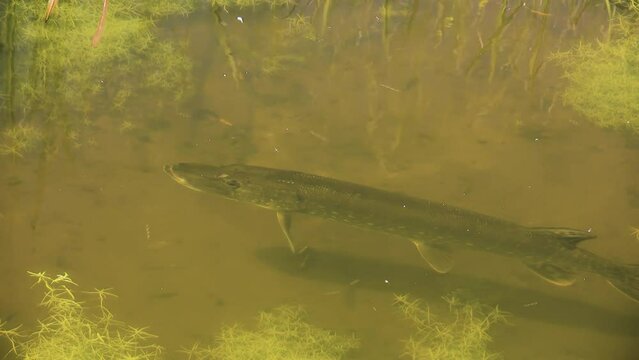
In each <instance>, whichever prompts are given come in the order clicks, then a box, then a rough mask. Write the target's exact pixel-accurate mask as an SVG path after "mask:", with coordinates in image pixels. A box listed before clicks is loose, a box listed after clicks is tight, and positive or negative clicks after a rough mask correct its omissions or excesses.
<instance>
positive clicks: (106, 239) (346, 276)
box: [0, 1, 639, 359]
mask: <svg viewBox="0 0 639 360" xmlns="http://www.w3.org/2000/svg"><path fill="white" fill-rule="evenodd" d="M468 3H473V4H474V3H475V2H468ZM468 3H467V2H465V1H450V2H448V1H420V2H417V1H415V2H410V1H402V2H397V3H393V4H392V6H390V7H387V8H386V10H384V7H383V2H379V1H357V2H352V3H351V2H344V3H342V2H335V3H333V4H332V6H331V8H330V9H329V11H328V13H327V18H326V19H327V20H326V25H325V26H323V20H322V19H323V11H324V8H323V7H322V6H323V4H324V3H322V4H320V5H318V4H315V3H312V2H311V3H310V4H304V5H302V4H299V5H298V6H297V7H295V8H294V9H292V14H290V15H289V11H291V9H282V8H275V9H272V10H271V9H268V8H262V7H260V8H257V9H250V8H249V9H234V8H229V9H227V11H220V20H221V22H222V23H220V21H218V20H216V18H215V16H213V15H212V14H211V13H210V11H204V10H202V11H200V12H196V13H194V14H192V15H191V16H189V17H186V18H173V17H171V18H169V19H167V20H166V21H164V22H163V23H162V28H161V29H162V34H163V35H162V37H161V38H162V39H163V41H168V40H177V41H185V42H187V44H188V45H186V47H185V51H186V53H187V55H188V57H189V58H190V59H191V61H192V63H193V76H194V77H193V79H192V89H191V90H190V92H188V95H187V96H186V101H185V104H181V103H180V104H177V103H176V104H175V105H176V106H169V107H168V109H169V110H163V111H157V107H158V106H160V104H165V103H167V102H169V103H170V102H171V101H172V99H169V98H166V97H160V96H158V98H156V99H153V100H152V101H146V102H139V103H135V104H132V105H130V108H128V110H127V111H126V113H127V114H128V117H127V118H126V119H122V118H120V117H114V116H112V113H110V112H109V111H106V110H105V111H104V112H103V113H100V112H94V113H92V114H91V115H90V116H89V118H88V121H89V122H90V124H91V126H87V127H83V128H82V130H81V131H79V133H80V136H79V137H75V136H64V135H60V136H55V137H54V138H55V139H54V141H53V143H52V144H50V146H47V147H46V148H45V149H42V150H40V151H34V152H32V153H26V154H22V156H15V155H14V156H11V155H7V156H4V157H2V158H0V169H1V170H0V192H1V195H0V269H1V271H0V318H2V319H8V321H9V323H10V324H13V325H17V324H20V323H25V324H32V322H33V321H34V319H35V318H36V317H37V316H38V315H39V312H38V309H37V308H36V307H35V306H34V304H36V303H37V302H38V299H39V297H40V294H39V289H38V290H34V289H31V288H30V287H31V285H32V284H31V279H29V278H28V276H27V275H26V271H27V270H31V271H44V270H46V271H47V272H50V273H62V272H68V273H69V274H71V276H72V277H73V279H74V280H75V281H76V282H77V283H78V284H80V285H81V287H82V288H85V289H93V288H104V287H111V288H113V292H115V293H117V294H118V296H119V297H118V298H117V299H111V300H110V308H111V310H112V311H113V313H114V314H115V315H116V317H117V318H119V319H120V320H124V321H126V322H128V323H131V324H135V325H136V326H149V329H150V331H151V332H153V333H155V334H157V335H158V336H159V338H157V339H156V342H157V343H159V344H161V345H162V346H164V347H166V348H167V358H175V359H178V358H185V356H183V354H180V353H178V352H177V351H178V350H179V349H180V348H182V347H187V348H188V347H190V346H191V344H193V343H195V342H202V343H206V342H210V341H212V339H214V338H215V334H216V333H217V332H218V331H219V329H220V328H221V326H222V325H223V324H232V323H242V324H246V325H247V326H248V325H250V324H252V323H253V320H254V318H255V316H256V314H257V313H258V312H259V311H263V310H268V309H271V308H274V307H277V306H279V305H282V304H295V305H297V304H299V305H302V306H304V307H305V308H306V310H307V311H308V313H309V319H310V321H311V322H312V323H313V324H315V325H317V326H321V327H324V328H329V329H333V330H335V331H337V332H339V333H341V334H351V333H354V334H355V335H356V336H357V337H358V338H359V339H360V340H361V348H360V350H358V351H357V352H354V353H352V354H351V356H350V357H349V358H353V359H397V358H400V355H401V354H402V353H403V352H404V349H403V346H404V345H403V343H402V340H405V339H407V338H408V336H409V335H410V334H411V332H412V331H413V329H412V327H411V324H410V323H408V322H407V321H406V320H404V319H403V318H402V316H401V315H400V314H399V312H398V310H397V308H395V307H394V306H393V294H404V293H408V294H411V295H412V296H414V297H418V298H421V299H423V301H424V302H427V303H429V304H431V307H432V309H433V311H438V310H439V311H443V313H445V310H446V307H447V305H445V303H444V302H443V301H442V299H441V298H442V296H445V295H448V294H450V293H451V292H455V291H462V292H464V294H468V295H469V296H471V297H472V298H474V299H476V300H477V301H480V302H482V303H485V304H488V305H491V306H496V305H498V306H499V307H500V308H501V309H503V310H505V311H508V312H510V313H511V314H512V316H511V317H510V319H509V324H497V325H495V326H494V327H493V328H492V329H491V330H490V334H491V335H492V337H493V340H494V342H493V343H491V344H490V346H489V348H490V349H491V351H493V352H499V353H501V354H502V355H503V356H504V358H506V359H542V358H543V359H633V358H636V356H637V354H639V346H638V345H637V337H638V336H639V306H638V305H637V304H636V303H633V302H632V301H630V300H628V299H627V298H626V297H624V296H623V295H621V294H620V293H618V292H617V291H615V290H614V289H612V288H611V287H610V286H608V284H606V282H605V281H604V280H603V279H602V278H599V277H596V276H590V275H584V276H580V278H579V279H578V281H577V282H576V284H574V285H573V286H571V287H566V288H561V287H555V286H553V285H551V284H548V283H546V282H544V281H543V280H541V279H539V278H538V277H536V276H535V275H533V274H532V273H531V272H529V271H528V270H527V269H526V268H525V267H524V266H523V265H522V264H521V263H519V262H518V261H517V260H516V259H510V258H503V257H498V256H494V255H490V254H485V253H471V252H467V251H460V252H459V254H455V255H456V256H455V257H456V263H457V265H456V267H455V268H454V269H453V271H452V272H451V273H450V274H446V275H439V274H435V273H433V272H432V271H431V270H430V269H429V268H428V267H427V266H426V265H425V264H424V263H423V261H422V259H421V258H420V257H419V255H418V253H417V252H416V251H415V248H414V247H413V246H412V245H411V244H410V242H408V241H405V240H404V239H400V238H393V237H389V236H387V235H384V234H378V233H373V232H367V231H364V230H359V229H355V228H350V227H348V226H345V225H341V224H337V223H333V222H329V221H324V220H322V219H316V218H307V217H301V216H300V217H298V218H295V219H294V220H295V223H294V229H293V231H294V233H295V235H296V236H297V237H298V238H299V239H303V241H304V242H307V243H308V244H309V246H310V248H311V249H312V252H311V255H310V256H309V258H308V259H307V261H306V262H305V264H304V266H300V264H299V259H296V258H294V257H292V256H291V255H290V254H289V253H288V248H287V245H286V241H285V239H284V237H283V235H282V234H281V232H280V229H279V228H278V225H277V222H276V220H275V214H273V213H271V212H269V211H266V210H263V209H259V208H256V207H253V206H251V205H247V204H241V203H235V202H230V201H227V200H224V199H221V198H218V197H215V196H212V195H207V194H202V193H197V192H193V191H189V190H187V189H185V188H183V187H181V186H179V185H177V184H176V183H175V182H173V181H172V180H171V179H170V178H169V177H168V176H166V175H165V174H164V173H163V172H162V167H163V165H165V164H169V163H175V162H181V161H189V162H204V163H211V164H227V163H244V164H253V165H262V166H268V167H275V168H284V169H293V170H299V171H304V172H309V173H315V174H321V175H325V176H329V177H334V178H338V179H343V180H349V181H352V182H357V183H361V184H365V185H369V186H373V187H378V188H383V189H388V190H394V191H401V192H404V193H406V194H410V195H413V196H416V197H422V198H426V199H432V200H438V201H442V202H446V203H450V204H454V205H457V206H460V207H464V208H467V209H472V210H475V211H478V212H482V213H486V214H490V215H493V216H496V217H502V218H505V219H508V220H512V221H515V222H517V223H520V224H522V225H530V226H540V225H543V226H566V227H573V228H580V229H592V230H593V231H594V232H595V233H596V234H597V235H598V238H597V239H594V240H589V241H586V242H583V243H582V244H580V246H582V247H584V248H586V249H588V250H590V251H592V252H595V253H597V254H599V255H601V256H603V257H606V258H611V259H615V260H618V261H620V262H627V263H637V262H638V261H637V259H638V258H639V242H637V239H635V237H634V236H633V235H632V234H631V233H632V229H631V227H632V226H635V227H637V226H639V185H638V184H637V179H639V166H638V165H639V137H638V135H636V134H634V135H633V134H631V133H627V132H624V131H614V130H607V129H601V128H598V127H596V126H594V125H592V124H591V123H589V122H588V121H587V120H586V119H585V118H584V117H583V116H581V115H579V114H578V113H576V112H575V111H574V110H572V109H571V108H570V107H568V106H565V105H564V104H563V102H562V99H561V96H560V93H561V91H562V90H561V89H562V87H563V86H565V83H564V81H563V80H562V79H561V74H562V70H561V68H560V67H559V65H558V64H556V63H553V62H551V61H549V60H548V59H547V57H548V55H549V54H550V53H551V52H554V51H558V50H566V49H568V48H570V47H572V46H575V44H577V43H579V42H592V41H595V39H602V38H603V37H604V36H605V35H604V33H605V28H606V22H607V21H608V18H607V14H606V11H605V10H604V9H603V7H602V6H600V5H596V4H595V5H592V6H589V7H587V8H586V9H585V11H584V12H583V13H580V12H579V10H580V9H579V8H578V6H579V4H581V3H579V4H577V5H574V4H573V5H571V4H570V2H561V1H558V2H552V6H549V7H548V8H547V9H544V8H543V7H542V5H543V4H540V3H543V2H532V3H531V4H529V5H526V6H524V7H522V8H519V10H517V12H516V13H512V11H513V10H514V8H515V7H514V6H512V7H511V8H509V9H507V11H510V12H511V14H513V15H514V16H513V19H512V22H511V23H509V26H508V27H504V28H503V32H501V33H500V31H499V29H500V28H499V25H498V24H499V19H498V16H499V10H500V9H499V6H500V3H501V2H498V1H489V2H488V5H487V7H486V9H485V11H483V12H480V11H479V10H478V9H477V7H476V6H475V5H471V6H469V4H468ZM415 4H418V5H419V6H418V7H415ZM571 12H572V14H573V15H572V17H571V15H570V14H571ZM578 14H580V15H578ZM300 15H304V16H307V17H308V21H310V22H311V24H310V25H309V27H308V28H306V27H300V26H299V23H297V25H298V26H295V23H293V22H291V19H295V18H296V17H297V16H300ZM571 19H573V23H571ZM577 20H578V21H577ZM300 29H302V30H300ZM304 31H310V33H306V32H304ZM103 41H105V42H106V41H108V25H107V28H106V33H105V36H104V40H103ZM491 59H492V60H491ZM231 63H233V64H234V65H235V67H236V71H235V72H234V71H233V67H232V66H231V65H230V64H231ZM117 88H118V82H117V81H111V82H109V84H108V85H107V86H106V90H105V91H106V92H109V91H111V93H113V92H115V91H117ZM101 107H107V108H108V105H105V104H100V105H99V106H95V108H98V109H99V108H101ZM30 116H33V117H37V116H42V115H41V114H31V115H30ZM3 126H5V127H8V126H9V124H8V122H5V123H4V124H3ZM45 131H46V128H45ZM67 135H68V133H67ZM0 350H2V351H4V350H8V343H4V342H3V343H1V347H0Z"/></svg>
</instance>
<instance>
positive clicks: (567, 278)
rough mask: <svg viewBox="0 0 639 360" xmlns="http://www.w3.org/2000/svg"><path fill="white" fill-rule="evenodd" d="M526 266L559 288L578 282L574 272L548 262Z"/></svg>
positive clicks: (527, 264)
mask: <svg viewBox="0 0 639 360" xmlns="http://www.w3.org/2000/svg"><path fill="white" fill-rule="evenodd" d="M526 266H528V268H529V269H530V270H531V271H532V272H534V273H535V274H537V275H539V276H540V277H541V278H542V279H544V280H546V281H548V282H549V283H551V284H554V285H557V286H570V285H572V284H574V283H575V280H576V276H575V274H573V273H572V272H570V271H568V270H565V269H562V268H560V267H559V266H556V265H553V264H551V263H548V262H540V263H526Z"/></svg>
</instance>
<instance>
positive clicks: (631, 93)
mask: <svg viewBox="0 0 639 360" xmlns="http://www.w3.org/2000/svg"><path fill="white" fill-rule="evenodd" d="M554 59H556V60H557V61H558V62H559V63H560V64H561V65H562V66H563V68H564V70H565V73H564V77H565V78H566V79H567V81H568V84H567V86H566V89H565V91H564V92H563V97H564V101H565V102H566V103H567V104H569V105H570V106H572V107H573V108H575V109H576V110H577V111H579V112H580V113H582V114H584V115H585V116H586V117H587V118H588V119H590V120H592V121H593V122H595V123H596V124H597V125H599V126H602V127H607V128H629V129H632V130H633V131H636V132H639V35H628V36H624V37H622V38H618V39H613V40H611V41H609V42H599V43H597V44H594V45H593V44H581V45H579V46H577V47H576V48H574V49H572V50H570V51H567V52H562V53H558V54H556V55H555V56H554Z"/></svg>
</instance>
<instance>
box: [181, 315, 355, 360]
mask: <svg viewBox="0 0 639 360" xmlns="http://www.w3.org/2000/svg"><path fill="white" fill-rule="evenodd" d="M357 347H358V342H357V340H356V339H355V338H354V337H352V336H351V337H344V336H340V335H337V334H335V333H333V332H331V331H327V330H323V329H320V328H317V327H315V326H313V325H310V324H309V323H307V322H306V314H305V312H304V311H303V310H302V308H301V307H293V306H282V307H278V308H276V309H274V310H273V311H270V312H262V313H260V315H259V317H258V323H257V328H256V329H255V330H254V331H250V330H244V329H242V328H241V327H240V326H238V325H234V326H229V327H226V328H224V329H223V330H222V332H221V334H220V335H219V336H218V338H217V345H216V346H215V347H201V346H199V345H196V346H194V347H193V348H192V349H190V350H188V351H186V352H187V353H188V354H189V357H190V358H191V359H220V360H299V359H304V360H337V359H342V358H344V356H345V355H346V354H347V353H348V352H349V351H351V350H353V349H355V348H357Z"/></svg>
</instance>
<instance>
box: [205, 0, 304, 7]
mask: <svg viewBox="0 0 639 360" xmlns="http://www.w3.org/2000/svg"><path fill="white" fill-rule="evenodd" d="M210 1H211V5H212V6H214V7H215V6H219V7H222V8H228V7H238V8H245V7H256V6H261V5H268V6H270V7H277V6H293V5H295V4H296V3H297V1H295V0H210Z"/></svg>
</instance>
